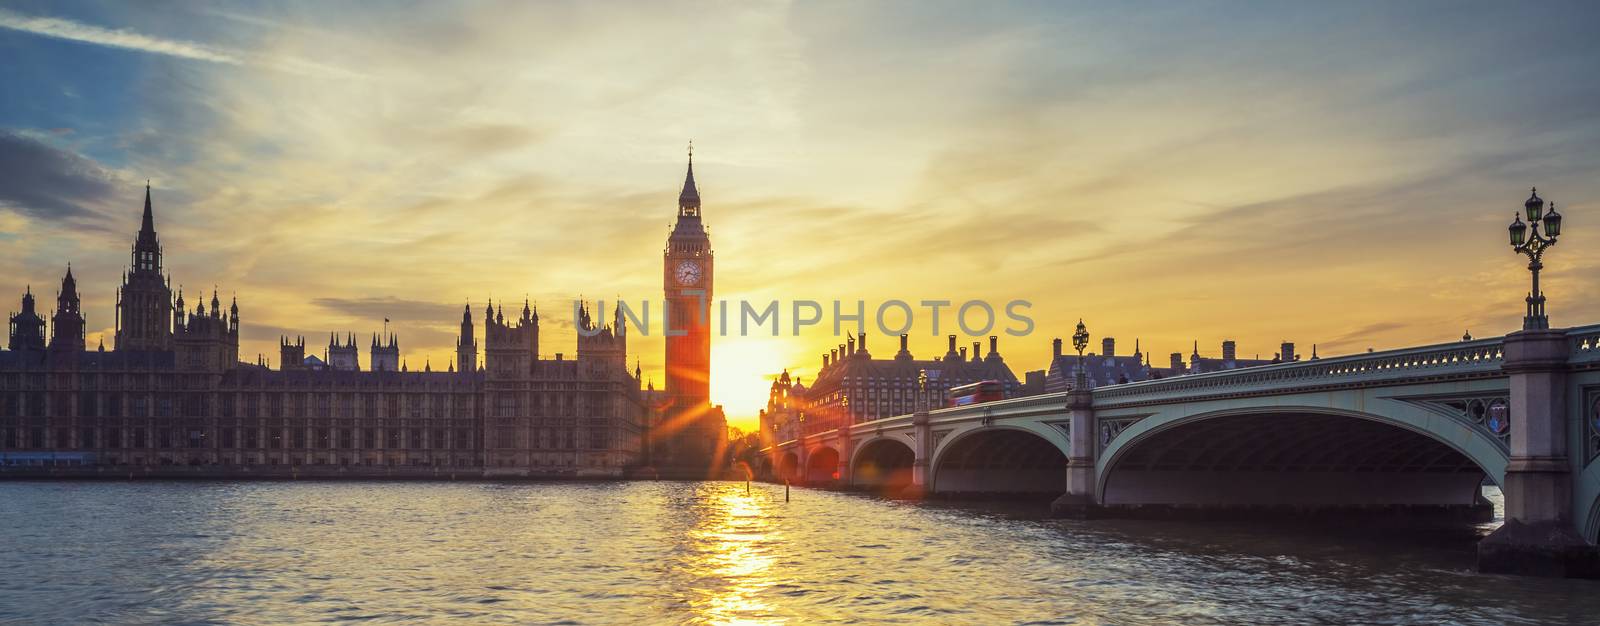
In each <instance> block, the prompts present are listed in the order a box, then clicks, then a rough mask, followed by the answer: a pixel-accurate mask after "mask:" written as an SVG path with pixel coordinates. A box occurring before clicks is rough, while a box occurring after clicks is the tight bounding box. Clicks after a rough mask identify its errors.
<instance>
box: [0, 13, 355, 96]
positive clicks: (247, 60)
mask: <svg viewBox="0 0 1600 626" xmlns="http://www.w3.org/2000/svg"><path fill="white" fill-rule="evenodd" d="M0 28H9V29H12V30H17V31H22V32H25V33H33V34H35V35H40V36H44V37H54V38H56V39H65V40H67V41H76V42H80V43H86V44H91V45H96V46H105V47H108V48H120V49H123V50H134V51H138V52H144V53H148V54H159V55H163V56H169V57H175V58H179V59H189V60H192V61H206V62H209V63H218V64H222V65H255V66H260V67H265V68H268V69H272V70H276V71H279V72H287V73H290V74H298V75H302V76H321V77H326V78H339V79H351V78H361V77H362V76H361V75H360V74H357V73H354V72H350V71H348V70H345V69H343V68H339V67H334V66H331V65H328V64H325V63H321V62H318V61H312V60H310V59H307V58H303V57H297V56H288V55H274V54H252V53H246V52H241V51H237V50H231V49H227V48H222V47H219V46H213V45H209V44H204V43H199V42H194V41H183V40H179V39H163V38H161V37H153V36H150V35H145V34H142V33H137V32H134V31H132V30H127V29H112V28H103V27H100V26H95V25H93V24H84V23H82V22H74V21H72V20H68V19H62V18H58V17H40V16H32V15H22V14H20V13H16V12H14V11H8V10H5V9H0Z"/></svg>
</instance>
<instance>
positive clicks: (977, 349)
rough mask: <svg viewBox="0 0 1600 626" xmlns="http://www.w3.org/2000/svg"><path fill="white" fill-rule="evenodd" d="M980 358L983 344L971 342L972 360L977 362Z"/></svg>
mask: <svg viewBox="0 0 1600 626" xmlns="http://www.w3.org/2000/svg"><path fill="white" fill-rule="evenodd" d="M982 357H983V343H982V342H978V341H974V342H972V360H974V361H976V360H978V359H979V358H982Z"/></svg>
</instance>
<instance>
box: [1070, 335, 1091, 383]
mask: <svg viewBox="0 0 1600 626" xmlns="http://www.w3.org/2000/svg"><path fill="white" fill-rule="evenodd" d="M1072 347H1074V348H1077V349H1078V375H1077V377H1076V379H1075V384H1074V388H1076V389H1080V390H1081V389H1086V388H1088V386H1089V373H1088V371H1087V370H1085V369H1084V368H1083V349H1084V348H1087V347H1089V329H1088V328H1085V327H1084V325H1083V318H1081V317H1080V318H1078V330H1077V331H1076V332H1073V333H1072Z"/></svg>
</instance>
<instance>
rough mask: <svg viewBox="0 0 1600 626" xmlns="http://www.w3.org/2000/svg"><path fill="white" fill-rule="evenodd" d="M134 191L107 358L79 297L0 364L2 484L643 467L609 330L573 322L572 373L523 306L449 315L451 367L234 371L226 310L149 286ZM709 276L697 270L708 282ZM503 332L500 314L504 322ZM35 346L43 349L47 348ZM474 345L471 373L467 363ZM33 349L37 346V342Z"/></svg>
mask: <svg viewBox="0 0 1600 626" xmlns="http://www.w3.org/2000/svg"><path fill="white" fill-rule="evenodd" d="M162 255H163V249H162V247H161V243H160V241H159V239H158V237H157V233H156V230H155V215H154V209H153V207H152V205H151V200H150V191H149V188H148V187H147V188H146V191H145V204H144V213H143V218H142V223H141V225H140V229H139V232H138V234H137V235H136V236H135V238H134V244H133V256H132V263H131V267H130V268H129V269H128V271H127V272H126V273H125V275H124V276H123V284H122V286H121V288H119V289H118V290H117V299H116V305H117V318H116V327H115V335H114V344H113V347H112V349H110V350H108V349H107V348H106V346H105V345H104V342H103V341H102V342H101V344H100V345H99V346H97V347H96V348H95V349H92V350H91V349H88V347H87V345H86V343H85V337H86V334H85V329H86V321H85V319H84V316H83V312H82V308H81V302H80V297H79V293H78V284H77V280H76V278H75V277H74V276H73V274H72V271H71V269H70V268H69V269H68V270H67V273H66V276H65V277H64V278H63V279H62V281H61V288H60V291H59V292H58V294H57V299H56V305H55V310H54V312H53V313H52V314H51V316H50V321H49V323H48V325H47V324H46V322H45V320H44V319H43V317H42V316H41V314H40V313H39V312H38V310H37V305H36V303H35V300H34V295H33V293H32V289H31V288H29V289H28V290H27V292H26V293H25V294H24V295H23V297H22V309H21V311H20V312H18V313H15V314H13V315H12V316H11V318H10V329H9V331H10V337H9V341H8V343H7V348H8V349H6V350H0V466H6V467H16V466H36V467H37V466H49V467H51V468H52V471H53V470H55V469H59V468H60V467H61V466H85V467H82V468H75V471H101V472H104V471H113V472H119V473H120V472H122V471H127V472H129V473H134V472H146V473H149V472H156V473H158V474H173V473H184V472H187V473H190V474H195V473H198V474H199V475H227V476H239V475H263V476H273V475H282V474H289V473H292V474H294V475H326V476H363V475H374V476H438V475H440V473H441V472H449V473H450V474H452V475H460V474H463V473H464V474H466V475H469V476H472V475H483V476H541V475H550V476H585V475H588V476H621V475H624V474H625V473H626V472H627V471H628V470H629V469H631V468H634V467H636V466H640V465H642V464H644V463H645V462H646V461H647V459H646V458H645V455H646V445H645V429H646V427H647V425H648V424H650V423H651V421H652V419H653V416H652V413H651V411H652V410H653V409H654V408H656V407H653V406H652V405H651V404H650V401H649V398H650V396H651V394H648V393H647V391H646V390H645V389H642V388H641V385H640V377H639V372H638V369H637V367H636V368H635V369H634V370H633V371H631V372H630V371H629V370H628V368H627V365H626V362H627V338H626V334H625V332H624V331H623V329H622V325H621V324H620V321H618V322H613V323H612V324H601V323H599V322H597V321H596V320H593V319H590V317H589V314H588V309H587V308H585V309H584V313H583V316H582V318H581V320H580V323H579V327H580V328H579V335H580V336H579V338H578V349H577V353H576V354H575V355H573V357H572V358H567V356H566V355H564V354H559V353H558V354H556V355H555V356H554V358H543V357H541V356H540V353H539V318H538V313H537V312H535V311H534V310H533V309H532V307H531V306H530V305H529V304H528V303H524V305H523V308H522V312H521V315H520V316H517V317H513V318H507V317H506V314H505V311H504V304H503V303H494V304H492V305H491V306H487V307H485V310H484V320H483V326H484V328H483V331H482V335H477V334H475V331H476V329H475V325H474V323H473V317H472V312H471V308H470V306H469V307H468V308H467V309H466V310H465V311H464V312H463V314H462V320H461V330H460V336H459V338H458V340H457V343H456V348H457V351H456V358H455V363H459V364H460V365H461V367H460V368H459V370H458V369H457V368H456V367H455V366H454V363H452V364H451V366H449V367H448V368H447V369H446V370H445V371H433V368H432V366H431V364H428V365H426V366H424V368H423V370H422V371H412V370H410V368H409V367H408V366H407V365H406V364H405V362H404V361H402V360H401V359H400V348H399V338H398V337H397V336H395V335H392V334H388V333H385V336H384V337H382V338H381V339H380V338H379V337H377V336H374V337H373V340H372V345H371V351H370V357H369V360H368V367H366V368H363V367H362V366H361V363H360V360H359V357H358V355H357V353H356V342H355V336H354V335H353V334H346V335H345V336H344V337H343V338H340V337H339V336H338V335H333V334H331V335H330V337H329V345H328V348H327V351H326V352H325V353H324V356H323V358H320V359H319V358H317V357H316V356H315V355H307V354H306V353H305V352H306V349H305V339H304V338H303V337H300V338H295V339H294V340H290V339H288V338H282V339H281V340H280V342H279V355H278V357H279V360H278V367H277V368H276V369H273V368H270V367H268V366H266V365H265V364H263V363H259V362H258V363H254V364H252V363H243V362H240V361H239V331H240V324H241V322H240V314H239V305H238V303H237V301H232V302H230V303H229V304H228V306H227V307H226V308H224V306H223V303H222V300H221V298H220V296H219V294H218V293H217V292H216V291H213V292H212V294H211V297H210V299H209V301H206V300H204V299H203V298H201V297H199V296H197V299H200V300H201V302H198V303H196V304H195V305H194V308H193V309H192V310H190V309H189V308H188V305H187V304H186V302H185V300H184V294H183V293H182V292H181V291H180V292H178V293H176V294H174V291H173V290H172V288H171V280H170V278H169V277H168V276H167V275H166V274H165V273H164V270H163V265H162ZM708 267H709V265H708ZM513 315H515V314H513ZM47 328H48V331H49V333H48V335H47V334H46V330H47ZM480 337H481V339H482V344H481V345H482V347H483V358H482V366H481V367H479V366H478V363H479V360H478V354H477V351H478V346H479V345H480V344H479V339H480ZM47 338H48V339H47Z"/></svg>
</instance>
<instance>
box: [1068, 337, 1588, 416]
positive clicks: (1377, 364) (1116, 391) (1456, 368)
mask: <svg viewBox="0 0 1600 626" xmlns="http://www.w3.org/2000/svg"><path fill="white" fill-rule="evenodd" d="M1596 330H1597V331H1600V328H1597V329H1596ZM1503 343H1504V342H1503V340H1502V339H1501V338H1498V337H1496V338H1493V339H1480V340H1476V341H1461V342H1455V343H1448V344H1438V345H1432V346H1421V347H1416V348H1405V349H1401V350H1388V351H1384V352H1369V353H1365V354H1358V355H1352V356H1345V357H1333V358H1327V359H1318V360H1315V361H1294V362H1290V363H1280V364H1274V365H1261V366H1257V367H1246V368H1239V369H1234V370H1227V371H1222V372H1211V373H1207V374H1193V375H1188V376H1176V377H1173V378H1164V379H1160V380H1149V381H1143V382H1137V383H1127V384H1122V385H1111V386H1105V387H1100V388H1097V389H1095V390H1094V401H1095V406H1096V407H1110V406H1121V405H1128V404H1139V403H1144V402H1160V401H1169V400H1177V399H1181V400H1193V399H1196V398H1198V397H1202V396H1212V395H1249V394H1253V393H1263V392H1270V393H1281V392H1283V391H1285V390H1297V389H1303V390H1310V389H1322V388H1340V387H1349V386H1363V387H1370V386H1373V385H1381V384H1406V383H1412V382H1420V381H1434V380H1445V379H1467V378H1490V377H1500V376H1504V373H1502V372H1501V371H1500V366H1501V363H1502V360H1503V358H1504V350H1503ZM1597 356H1600V355H1597Z"/></svg>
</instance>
